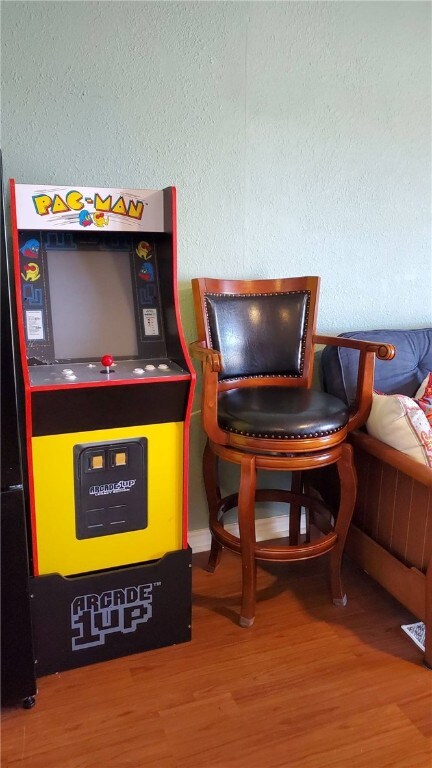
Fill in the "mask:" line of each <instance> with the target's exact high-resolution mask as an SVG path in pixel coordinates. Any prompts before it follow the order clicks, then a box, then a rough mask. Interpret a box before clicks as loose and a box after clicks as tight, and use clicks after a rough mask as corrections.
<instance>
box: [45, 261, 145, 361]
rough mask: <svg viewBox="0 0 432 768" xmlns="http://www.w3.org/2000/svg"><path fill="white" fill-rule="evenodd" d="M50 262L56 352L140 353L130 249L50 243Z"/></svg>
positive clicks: (70, 355)
mask: <svg viewBox="0 0 432 768" xmlns="http://www.w3.org/2000/svg"><path fill="white" fill-rule="evenodd" d="M47 264H48V278H49V285H50V301H51V315H52V328H53V336H54V355H55V357H56V358H57V359H63V360H68V359H70V360H73V359H80V358H84V359H85V358H87V359H88V358H89V359H96V358H100V357H101V356H102V355H103V354H105V353H106V352H107V350H108V351H109V353H110V354H112V355H114V356H116V357H123V358H130V357H134V356H137V354H138V345H137V328H136V320H135V313H134V298H133V287H132V277H131V268H130V255H129V252H127V251H120V250H116V251H109V250H105V249H104V250H96V249H95V250H91V249H88V248H86V249H84V250H79V249H77V250H74V251H70V250H63V249H58V250H57V249H55V248H50V249H49V250H47Z"/></svg>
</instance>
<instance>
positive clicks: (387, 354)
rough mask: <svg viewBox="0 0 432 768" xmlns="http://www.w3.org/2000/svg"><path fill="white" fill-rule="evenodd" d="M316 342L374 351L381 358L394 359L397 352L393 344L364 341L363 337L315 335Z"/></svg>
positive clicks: (328, 345)
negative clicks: (346, 337) (347, 337)
mask: <svg viewBox="0 0 432 768" xmlns="http://www.w3.org/2000/svg"><path fill="white" fill-rule="evenodd" d="M313 343H314V344H325V345H326V346H327V347H349V348H350V349H358V350H359V351H360V352H373V353H374V355H376V357H378V358H379V359H380V360H392V359H393V358H394V356H395V354H396V349H395V347H394V346H393V344H386V343H384V342H382V341H362V340H361V339H344V338H341V337H340V336H319V335H318V336H314V337H313Z"/></svg>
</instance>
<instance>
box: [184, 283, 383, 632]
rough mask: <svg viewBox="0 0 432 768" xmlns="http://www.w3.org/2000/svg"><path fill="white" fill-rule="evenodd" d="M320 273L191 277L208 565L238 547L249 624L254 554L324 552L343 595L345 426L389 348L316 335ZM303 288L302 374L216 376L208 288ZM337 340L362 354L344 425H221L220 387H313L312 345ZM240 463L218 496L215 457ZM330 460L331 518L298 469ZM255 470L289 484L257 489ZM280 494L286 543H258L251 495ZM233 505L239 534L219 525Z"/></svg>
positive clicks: (349, 484)
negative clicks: (266, 429) (287, 434)
mask: <svg viewBox="0 0 432 768" xmlns="http://www.w3.org/2000/svg"><path fill="white" fill-rule="evenodd" d="M319 283H320V280H319V278H318V277H299V278H284V279H280V280H254V281H238V280H236V281H233V280H217V279H209V278H199V279H195V280H193V281H192V286H193V294H194V304H195V314H196V320H197V329H198V335H199V338H198V340H197V341H195V342H193V343H192V344H190V347H189V348H190V352H191V355H192V357H194V358H195V359H197V360H199V361H200V362H201V363H202V372H203V390H202V422H203V428H204V431H205V432H206V434H207V437H208V441H207V444H206V448H205V450H204V457H203V474H204V484H205V489H206V494H207V501H208V506H209V526H210V530H211V534H212V546H211V552H210V557H209V565H208V568H209V570H210V571H213V570H214V569H215V568H216V567H217V565H218V563H219V561H220V556H221V550H222V547H227V548H228V549H230V550H232V551H234V552H237V553H239V554H240V555H241V558H242V580H243V589H242V607H241V615H240V625H241V626H245V627H247V626H251V624H252V623H253V621H254V616H255V595H256V563H257V561H259V560H264V561H265V560H277V561H285V560H287V561H290V560H291V561H292V560H300V559H306V558H311V557H318V556H320V555H322V554H325V553H326V552H330V585H331V593H332V598H333V601H334V603H335V604H339V605H345V603H346V595H345V593H344V591H343V587H342V582H341V562H342V554H343V549H344V546H345V540H346V536H347V533H348V528H349V525H350V522H351V517H352V513H353V509H354V504H355V498H356V474H355V469H354V465H353V459H352V448H351V446H350V445H349V444H348V443H347V442H346V437H347V435H348V433H349V432H350V431H351V430H353V429H355V428H357V427H359V426H361V425H362V424H363V423H364V422H365V421H366V419H367V417H368V415H369V411H370V408H371V405H372V391H373V374H374V363H375V357H378V358H379V359H381V360H390V359H391V358H392V357H393V356H394V354H395V350H394V347H392V345H390V344H374V343H371V342H363V341H360V340H355V339H342V338H339V337H334V336H322V335H318V334H316V333H315V326H316V315H317V298H318V291H319ZM291 291H307V292H308V293H309V296H310V301H309V316H308V322H307V328H306V333H305V340H304V354H303V357H302V367H301V371H300V375H299V376H296V377H295V378H289V377H283V376H278V375H276V376H265V377H258V378H257V377H253V376H249V377H247V376H245V377H238V378H236V379H228V380H224V379H220V374H221V372H222V371H223V360H222V356H221V354H220V352H219V351H218V350H216V349H214V348H212V346H211V339H210V333H209V328H208V324H207V322H206V317H207V316H206V306H205V297H206V295H208V294H210V295H211V294H228V295H233V296H235V295H255V294H256V295H261V294H273V293H285V292H291ZM329 344H331V345H338V346H348V347H351V348H354V349H357V350H358V351H359V353H360V359H359V371H358V380H357V396H356V402H355V404H354V406H353V407H352V409H351V411H350V413H349V420H348V424H347V425H346V427H344V428H343V429H341V430H338V431H337V432H335V433H333V434H326V435H322V436H319V437H302V438H298V437H297V438H296V439H295V440H293V439H283V438H282V439H278V440H277V443H276V444H275V440H274V439H266V438H265V437H263V438H257V437H252V436H247V435H244V434H236V433H231V432H228V431H226V430H224V429H222V428H221V427H220V425H219V421H218V396H219V394H220V393H221V392H224V391H226V390H231V389H233V388H238V387H265V386H278V387H279V386H281V387H305V388H311V384H312V376H313V357H314V348H315V345H329ZM219 459H223V460H226V461H230V462H233V463H235V464H238V465H239V466H240V468H241V477H240V487H239V492H238V493H237V494H233V495H231V496H229V497H227V498H224V499H222V497H221V493H220V488H219V481H218V460H219ZM330 464H336V466H337V470H338V474H339V480H340V491H341V492H340V505H339V510H338V514H337V518H336V520H335V521H334V524H332V523H331V521H330V517H329V514H328V510H327V509H326V508H325V507H324V505H323V504H321V503H320V502H318V501H317V499H315V498H312V497H309V496H306V495H305V494H304V493H302V490H303V480H302V472H303V471H304V470H310V469H315V468H317V467H323V466H328V465H330ZM258 469H267V470H273V471H274V470H280V471H291V472H293V482H292V487H291V490H290V491H285V490H284V491H282V490H279V489H273V490H257V488H256V472H257V470H258ZM269 500H270V501H285V502H288V503H290V520H289V545H280V546H273V545H272V546H270V545H269V544H265V543H263V544H262V543H257V541H256V536H255V512H254V508H255V502H256V501H269ZM233 507H237V508H238V522H239V537H236V536H234V535H233V534H231V533H229V532H228V531H226V530H225V528H224V525H223V516H224V514H225V513H226V512H227V511H228V510H229V509H232V508H233ZM301 507H306V508H307V509H308V516H307V520H308V525H307V531H306V537H305V540H304V541H302V542H300V512H301ZM311 522H313V523H314V525H315V527H317V528H318V529H319V530H320V531H321V533H322V534H323V535H322V536H321V538H319V539H318V540H317V541H311V538H310V524H311Z"/></svg>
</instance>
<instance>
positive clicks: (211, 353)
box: [189, 341, 222, 373]
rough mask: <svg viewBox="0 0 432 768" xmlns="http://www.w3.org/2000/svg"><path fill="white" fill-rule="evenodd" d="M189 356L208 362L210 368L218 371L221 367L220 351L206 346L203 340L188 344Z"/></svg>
mask: <svg viewBox="0 0 432 768" xmlns="http://www.w3.org/2000/svg"><path fill="white" fill-rule="evenodd" d="M189 351H190V354H191V357H193V358H194V359H195V360H200V361H201V362H202V363H203V364H204V363H208V364H209V366H210V369H211V370H212V371H215V372H216V373H218V372H219V371H220V370H221V368H222V359H221V355H220V352H218V351H217V350H216V349H211V347H206V343H205V341H192V342H191V343H190V344H189Z"/></svg>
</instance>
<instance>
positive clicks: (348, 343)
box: [313, 335, 396, 432]
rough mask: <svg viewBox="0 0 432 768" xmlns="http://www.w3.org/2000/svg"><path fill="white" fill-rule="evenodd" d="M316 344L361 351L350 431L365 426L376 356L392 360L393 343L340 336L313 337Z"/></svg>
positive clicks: (393, 352) (349, 424) (351, 410)
mask: <svg viewBox="0 0 432 768" xmlns="http://www.w3.org/2000/svg"><path fill="white" fill-rule="evenodd" d="M313 343H314V344H325V345H327V346H336V347H348V348H349V349H356V350H358V351H359V353H360V354H359V363H358V371H357V389H356V398H355V403H354V405H353V406H352V408H351V409H350V415H349V420H348V431H349V432H351V431H352V430H353V429H358V427H361V426H363V424H364V423H365V422H366V420H367V418H368V416H369V413H370V409H371V408H372V398H373V382H374V370H375V357H378V358H379V360H392V359H393V358H394V356H395V354H396V349H395V347H394V346H393V344H386V343H385V342H379V341H376V342H375V341H363V340H362V339H346V338H341V337H340V336H320V335H315V336H314V337H313Z"/></svg>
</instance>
